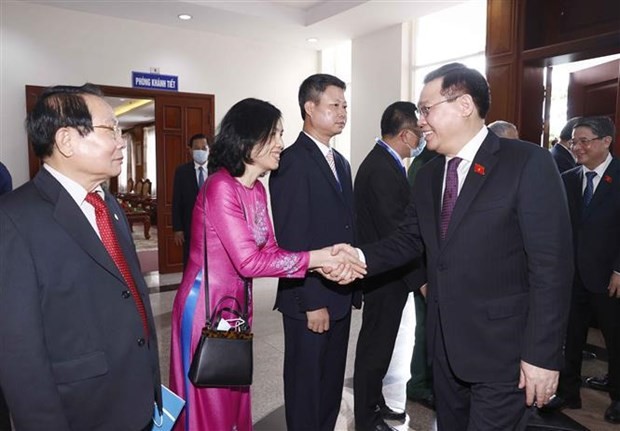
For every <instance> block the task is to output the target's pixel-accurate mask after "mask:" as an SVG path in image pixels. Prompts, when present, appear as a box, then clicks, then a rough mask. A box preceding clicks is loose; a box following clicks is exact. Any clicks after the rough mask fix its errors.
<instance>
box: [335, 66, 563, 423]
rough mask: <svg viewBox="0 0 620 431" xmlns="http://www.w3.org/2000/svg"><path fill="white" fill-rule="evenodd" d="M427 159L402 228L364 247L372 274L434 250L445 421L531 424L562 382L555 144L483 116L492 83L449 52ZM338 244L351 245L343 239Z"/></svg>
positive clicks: (432, 341)
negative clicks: (509, 135) (498, 130)
mask: <svg viewBox="0 0 620 431" xmlns="http://www.w3.org/2000/svg"><path fill="white" fill-rule="evenodd" d="M424 83H425V84H424V87H423V89H422V93H421V95H420V102H419V103H418V109H419V112H420V120H419V122H418V125H419V126H420V128H421V129H422V131H423V133H424V136H425V138H426V142H427V147H428V148H429V149H431V150H435V151H437V152H438V153H439V154H440V155H439V156H438V157H436V158H435V159H433V160H432V161H430V162H428V163H427V164H426V165H424V166H423V167H422V169H420V172H419V173H418V175H417V177H416V183H415V185H414V187H413V197H412V203H411V204H410V205H409V206H408V207H407V210H406V213H405V221H404V222H403V223H402V224H401V225H400V226H399V229H398V230H397V232H396V234H395V235H393V236H391V237H390V238H388V239H385V240H382V241H381V242H379V243H377V244H374V245H370V246H365V247H362V251H363V254H364V255H365V257H366V261H367V265H368V274H369V275H372V274H375V273H378V272H382V271H385V270H387V269H390V268H394V267H397V266H399V265H402V264H404V263H407V262H409V261H411V259H412V257H413V256H416V255H419V254H420V253H421V252H422V250H423V249H425V250H426V259H427V260H426V262H427V275H428V315H427V331H428V346H429V357H430V358H431V360H432V367H433V380H434V385H435V396H436V407H437V424H438V429H439V430H440V431H459V430H515V429H524V428H525V425H526V422H527V420H528V419H529V412H530V411H531V410H527V409H526V405H532V404H533V403H534V402H536V403H537V405H539V406H541V405H544V404H546V403H547V402H548V401H549V399H550V398H551V396H552V395H553V393H554V392H555V390H556V387H557V380H558V374H559V372H558V370H559V368H560V366H561V363H562V343H563V338H564V333H565V332H564V331H565V327H566V321H567V317H568V312H567V311H568V303H569V297H570V287H569V286H570V284H569V283H570V280H571V279H572V259H571V254H572V244H571V235H570V220H569V215H568V208H567V204H566V196H565V193H564V190H563V189H562V182H561V180H560V176H559V174H558V171H557V169H556V167H555V165H554V163H553V160H552V158H551V156H550V155H549V152H548V151H546V150H544V149H543V148H541V147H539V146H536V145H531V144H529V143H526V142H523V141H519V140H516V139H505V138H499V137H497V135H495V134H494V133H493V132H490V131H489V130H488V129H487V128H486V127H485V126H484V118H485V115H486V114H487V112H488V109H489V104H490V94H489V87H488V84H487V82H486V80H485V79H484V77H483V76H482V75H481V74H480V73H479V72H478V71H476V70H473V69H469V68H467V67H465V66H463V65H462V64H459V63H451V64H447V65H445V66H442V67H440V68H439V69H437V70H435V71H433V72H431V73H430V74H429V75H427V76H426V78H425V80H424ZM339 249H349V250H350V247H349V246H345V245H339V246H336V247H335V250H334V252H337V251H339Z"/></svg>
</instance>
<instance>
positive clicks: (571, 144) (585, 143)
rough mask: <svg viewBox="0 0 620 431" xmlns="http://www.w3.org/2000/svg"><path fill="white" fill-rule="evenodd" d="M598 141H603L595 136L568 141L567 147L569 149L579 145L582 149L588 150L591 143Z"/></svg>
mask: <svg viewBox="0 0 620 431" xmlns="http://www.w3.org/2000/svg"><path fill="white" fill-rule="evenodd" d="M598 139H603V138H602V137H601V136H595V137H594V138H590V139H588V138H581V139H571V140H570V141H568V146H569V147H571V148H574V147H576V146H577V145H581V146H582V147H583V148H590V145H591V142H592V141H596V140H598Z"/></svg>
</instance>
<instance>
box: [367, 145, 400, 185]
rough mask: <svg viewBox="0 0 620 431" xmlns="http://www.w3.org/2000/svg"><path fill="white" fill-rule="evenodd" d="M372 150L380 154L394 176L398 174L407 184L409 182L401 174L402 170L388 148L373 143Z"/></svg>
mask: <svg viewBox="0 0 620 431" xmlns="http://www.w3.org/2000/svg"><path fill="white" fill-rule="evenodd" d="M373 151H377V153H378V154H379V155H380V156H379V157H381V159H383V161H384V163H386V164H388V165H389V166H390V170H391V171H392V172H393V173H394V175H395V176H398V178H400V179H403V180H404V181H405V182H407V184H409V182H408V181H407V177H406V176H405V175H403V170H402V169H401V168H400V166H399V162H398V161H397V160H396V159H395V158H394V157H392V155H391V154H390V153H389V152H388V150H386V149H385V148H383V147H382V146H381V145H379V144H375V147H374V148H373Z"/></svg>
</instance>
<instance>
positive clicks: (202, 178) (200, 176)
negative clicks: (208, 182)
mask: <svg viewBox="0 0 620 431" xmlns="http://www.w3.org/2000/svg"><path fill="white" fill-rule="evenodd" d="M204 183H205V170H204V169H202V166H201V167H199V168H198V188H201V187H202V185H203V184H204Z"/></svg>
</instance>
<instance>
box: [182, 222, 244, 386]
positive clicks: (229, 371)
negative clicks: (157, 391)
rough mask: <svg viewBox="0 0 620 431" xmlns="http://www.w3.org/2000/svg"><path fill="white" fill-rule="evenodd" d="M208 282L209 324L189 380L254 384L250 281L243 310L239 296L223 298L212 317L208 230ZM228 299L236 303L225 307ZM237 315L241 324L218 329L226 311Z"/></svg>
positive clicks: (206, 287) (205, 273)
mask: <svg viewBox="0 0 620 431" xmlns="http://www.w3.org/2000/svg"><path fill="white" fill-rule="evenodd" d="M204 255H205V262H204V269H203V277H204V285H205V312H206V321H205V322H206V323H205V326H204V328H202V334H201V336H200V341H199V343H198V346H197V347H196V351H195V352H194V356H193V358H192V363H191V365H190V368H189V373H188V377H189V380H190V381H191V382H192V383H193V385H194V386H197V387H228V386H232V387H234V386H249V385H251V384H252V374H253V367H254V362H253V358H252V340H253V334H252V333H251V332H250V325H249V323H248V301H249V289H250V283H249V281H248V280H247V279H246V280H245V283H244V291H245V292H244V293H245V304H244V307H243V309H241V306H240V304H239V301H237V299H236V298H234V297H232V296H225V297H223V298H222V299H221V300H220V301H219V302H218V303H217V305H216V306H215V308H214V309H213V314H212V316H211V317H210V316H209V276H208V273H207V233H206V225H205V232H204ZM226 301H230V302H232V305H231V306H229V307H225V306H224V303H225V302H226ZM223 312H227V313H230V314H232V315H234V316H235V317H236V320H237V322H238V324H236V325H235V326H234V327H232V328H230V329H229V330H227V331H218V330H217V328H218V325H219V324H220V320H221V319H222V313H223Z"/></svg>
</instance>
